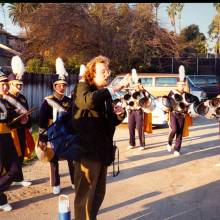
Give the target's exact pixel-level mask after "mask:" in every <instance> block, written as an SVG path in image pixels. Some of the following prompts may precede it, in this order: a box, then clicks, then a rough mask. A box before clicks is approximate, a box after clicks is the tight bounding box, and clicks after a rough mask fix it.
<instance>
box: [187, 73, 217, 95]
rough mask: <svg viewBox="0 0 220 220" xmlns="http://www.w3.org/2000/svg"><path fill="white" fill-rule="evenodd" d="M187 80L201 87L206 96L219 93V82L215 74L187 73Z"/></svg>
mask: <svg viewBox="0 0 220 220" xmlns="http://www.w3.org/2000/svg"><path fill="white" fill-rule="evenodd" d="M188 78H189V80H190V81H191V82H192V83H193V84H194V85H195V86H197V87H199V88H201V89H203V90H204V91H205V92H206V94H207V97H208V98H212V97H215V96H217V95H218V94H219V92H220V90H219V82H218V78H217V76H216V75H189V76H188Z"/></svg>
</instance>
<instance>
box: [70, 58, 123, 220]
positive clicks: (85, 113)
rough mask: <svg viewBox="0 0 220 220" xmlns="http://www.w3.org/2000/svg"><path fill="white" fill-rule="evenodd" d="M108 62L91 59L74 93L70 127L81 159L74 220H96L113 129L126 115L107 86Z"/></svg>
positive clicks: (75, 177)
mask: <svg viewBox="0 0 220 220" xmlns="http://www.w3.org/2000/svg"><path fill="white" fill-rule="evenodd" d="M108 66H109V59H108V58H107V57H104V56H98V57H95V58H93V59H92V60H91V61H90V62H88V64H87V65H86V70H85V73H84V74H83V76H82V78H81V79H80V80H79V83H78V84H77V85H76V87H75V90H74V95H73V99H74V103H75V104H74V105H75V107H74V108H73V109H74V111H73V123H72V125H73V128H74V130H75V132H76V133H77V134H78V135H79V140H80V146H81V152H82V154H81V157H80V158H79V161H77V162H76V163H75V176H74V181H75V182H74V183H75V201H74V206H75V207H74V210H75V211H74V212H75V219H76V220H92V219H96V216H97V214H98V211H99V208H100V206H101V204H102V202H103V199H104V196H105V190H106V176H107V167H108V166H109V165H110V164H111V163H112V162H113V152H114V146H113V135H114V132H115V126H116V125H118V124H120V123H121V122H122V121H123V119H124V118H125V116H126V111H125V109H124V108H122V107H121V106H118V105H116V106H114V105H113V103H112V95H113V94H114V93H115V92H116V91H119V90H120V89H121V88H123V87H124V85H122V84H121V85H118V86H117V87H115V88H108V87H106V86H107V84H108V77H109V75H110V71H109V68H108Z"/></svg>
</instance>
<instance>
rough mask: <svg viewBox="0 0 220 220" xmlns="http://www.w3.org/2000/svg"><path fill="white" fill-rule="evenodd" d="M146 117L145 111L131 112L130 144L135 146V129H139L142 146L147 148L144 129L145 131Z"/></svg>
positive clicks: (129, 120) (129, 116)
mask: <svg viewBox="0 0 220 220" xmlns="http://www.w3.org/2000/svg"><path fill="white" fill-rule="evenodd" d="M143 123H144V117H143V111H142V110H141V109H140V110H129V113H128V128H129V135H130V139H129V144H130V145H132V146H135V128H137V131H138V136H139V142H140V146H142V147H144V146H145V139H144V129H143Z"/></svg>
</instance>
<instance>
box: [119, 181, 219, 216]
mask: <svg viewBox="0 0 220 220" xmlns="http://www.w3.org/2000/svg"><path fill="white" fill-rule="evenodd" d="M217 192H220V181H219V180H217V181H215V182H212V183H209V184H207V185H204V186H201V187H197V188H194V189H192V190H188V191H186V192H183V193H178V194H175V195H173V196H169V197H166V198H163V199H160V200H158V201H156V202H152V203H149V204H146V205H144V206H143V207H142V208H143V209H144V210H141V211H138V212H136V213H133V214H131V215H128V216H126V217H123V218H120V220H148V219H149V220H152V219H153V220H156V219H164V220H168V219H172V220H177V219H178V220H186V219H187V220H197V219H198V220H203V219H204V220H211V219H212V220H217V219H219V216H220V203H219V193H217Z"/></svg>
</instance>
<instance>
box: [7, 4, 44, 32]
mask: <svg viewBox="0 0 220 220" xmlns="http://www.w3.org/2000/svg"><path fill="white" fill-rule="evenodd" d="M41 4H42V3H10V4H9V6H8V8H9V18H11V19H12V23H13V24H17V25H19V26H20V27H21V28H24V29H25V31H26V34H28V29H29V25H28V17H29V15H30V14H31V13H32V12H33V11H34V10H36V9H37V8H38V7H40V6H41Z"/></svg>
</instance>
